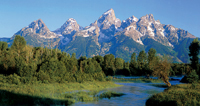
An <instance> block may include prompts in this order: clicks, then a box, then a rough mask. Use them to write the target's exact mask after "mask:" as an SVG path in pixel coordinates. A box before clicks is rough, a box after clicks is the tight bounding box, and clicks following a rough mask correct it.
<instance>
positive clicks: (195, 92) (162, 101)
mask: <svg viewBox="0 0 200 106" xmlns="http://www.w3.org/2000/svg"><path fill="white" fill-rule="evenodd" d="M199 91H200V84H196V83H193V84H180V85H175V86H172V87H170V88H168V89H166V90H165V91H164V92H162V93H159V94H155V95H153V96H152V97H150V98H149V99H148V100H147V102H146V105H147V106H199V105H200V102H199V101H200V92H199Z"/></svg>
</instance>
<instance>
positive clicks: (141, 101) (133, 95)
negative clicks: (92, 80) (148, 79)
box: [72, 81, 180, 106]
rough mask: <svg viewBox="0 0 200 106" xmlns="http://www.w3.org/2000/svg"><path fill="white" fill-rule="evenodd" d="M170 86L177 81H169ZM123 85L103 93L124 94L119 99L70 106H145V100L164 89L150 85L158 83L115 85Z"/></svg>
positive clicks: (105, 99) (177, 82) (113, 98)
mask: <svg viewBox="0 0 200 106" xmlns="http://www.w3.org/2000/svg"><path fill="white" fill-rule="evenodd" d="M170 82H171V84H172V85H175V84H180V82H179V81H170ZM116 84H120V85H124V86H122V87H118V88H110V89H106V90H105V91H114V92H120V93H124V94H125V95H123V96H121V97H112V98H111V99H107V98H104V99H100V100H98V101H93V102H89V103H84V102H78V103H75V104H73V105H72V106H131V105H133V106H145V102H146V100H147V99H148V98H149V97H150V96H151V95H153V94H155V93H159V92H162V91H163V90H164V89H165V88H162V87H155V86H152V84H158V83H116ZM159 84H164V83H159Z"/></svg>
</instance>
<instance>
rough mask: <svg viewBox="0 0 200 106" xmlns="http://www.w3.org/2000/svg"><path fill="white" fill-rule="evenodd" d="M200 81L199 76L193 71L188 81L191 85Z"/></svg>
mask: <svg viewBox="0 0 200 106" xmlns="http://www.w3.org/2000/svg"><path fill="white" fill-rule="evenodd" d="M198 79H199V76H198V75H197V73H196V71H195V70H192V72H191V73H190V74H189V75H188V76H187V80H188V82H189V83H192V82H196V81H197V80H198Z"/></svg>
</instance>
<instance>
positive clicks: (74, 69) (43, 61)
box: [0, 35, 189, 84]
mask: <svg viewBox="0 0 200 106" xmlns="http://www.w3.org/2000/svg"><path fill="white" fill-rule="evenodd" d="M160 59H161V57H159V56H157V55H156V50H155V49H150V50H149V51H148V53H145V52H144V51H141V52H140V53H139V55H138V56H136V53H133V54H132V56H131V59H130V62H125V61H124V60H123V59H121V58H115V57H114V55H112V54H108V55H105V56H104V57H102V56H94V57H92V58H86V57H85V56H82V57H80V58H79V59H76V54H75V53H73V54H72V56H70V55H69V54H67V53H65V52H61V51H60V50H58V49H48V48H43V47H31V46H29V45H26V41H25V39H24V38H23V37H21V36H19V35H17V36H16V37H15V39H14V42H13V44H12V46H11V47H10V48H8V44H7V43H6V42H0V74H1V79H0V81H2V82H8V83H16V84H18V83H34V82H42V83H52V82H59V83H62V82H66V81H67V82H83V81H93V80H97V81H105V80H108V79H106V76H109V75H110V76H113V75H125V76H129V75H136V76H138V75H148V74H149V75H152V71H153V70H152V67H154V66H155V65H157V63H158V62H159V60H160ZM188 67H189V65H185V64H172V67H171V71H170V73H171V75H177V74H178V75H179V74H180V75H181V74H183V73H185V72H187V70H188Z"/></svg>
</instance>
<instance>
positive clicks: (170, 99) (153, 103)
mask: <svg viewBox="0 0 200 106" xmlns="http://www.w3.org/2000/svg"><path fill="white" fill-rule="evenodd" d="M199 50H200V45H199V41H198V39H194V40H193V42H192V43H191V44H190V46H189V51H190V52H189V57H190V60H191V65H190V67H187V68H188V71H187V73H186V76H185V77H184V78H183V79H182V82H187V83H189V84H180V85H175V86H171V87H169V88H167V89H166V90H165V91H164V92H162V93H158V94H155V95H153V96H152V97H150V98H149V99H148V100H147V102H146V105H147V106H162V105H165V106H168V105H172V106H199V105H200V102H199V101H200V92H199V90H200V82H199V76H200V74H199V73H200V72H199V58H198V55H199Z"/></svg>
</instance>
